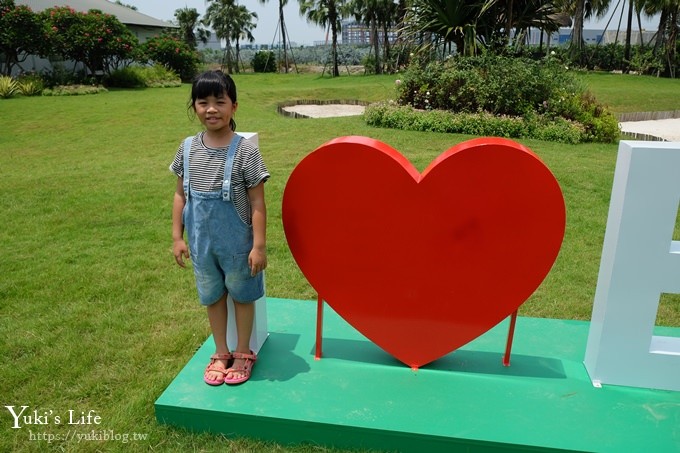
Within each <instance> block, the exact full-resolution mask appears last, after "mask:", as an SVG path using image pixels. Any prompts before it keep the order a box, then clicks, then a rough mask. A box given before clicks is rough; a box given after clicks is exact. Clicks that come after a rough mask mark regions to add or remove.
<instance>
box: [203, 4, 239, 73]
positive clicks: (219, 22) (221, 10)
mask: <svg viewBox="0 0 680 453" xmlns="http://www.w3.org/2000/svg"><path fill="white" fill-rule="evenodd" d="M208 2H210V5H208V8H207V9H206V11H205V17H204V18H203V23H204V24H205V25H209V26H211V27H212V28H213V30H215V35H216V36H217V37H218V38H219V39H224V40H226V47H225V49H224V60H225V61H224V63H226V66H227V68H226V69H227V72H228V73H230V74H231V73H232V72H233V69H234V68H233V66H234V65H233V60H232V54H231V39H232V36H233V35H232V29H233V28H234V21H233V18H234V16H235V12H236V4H235V1H234V0H208ZM224 63H223V66H224Z"/></svg>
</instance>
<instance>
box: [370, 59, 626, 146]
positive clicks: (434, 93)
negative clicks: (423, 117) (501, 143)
mask: <svg viewBox="0 0 680 453" xmlns="http://www.w3.org/2000/svg"><path fill="white" fill-rule="evenodd" d="M397 101H398V103H399V104H400V105H402V106H409V107H412V108H413V109H414V110H413V111H414V112H416V111H417V110H422V111H426V112H427V111H431V110H442V111H447V112H451V113H454V112H455V113H457V114H460V113H467V114H475V115H468V116H467V117H464V120H462V119H461V118H460V117H458V118H456V119H455V121H452V120H451V119H449V120H448V122H449V123H451V124H455V127H454V126H450V127H451V128H452V130H451V132H458V133H474V134H480V132H478V131H479V130H483V131H484V134H487V135H499V136H502V137H537V135H536V134H539V135H538V136H550V137H555V138H556V139H557V140H558V141H564V142H566V143H575V142H581V141H597V142H613V141H615V140H617V139H618V122H617V121H616V118H615V117H614V116H613V115H612V114H611V113H610V112H608V111H607V110H606V109H605V108H604V107H602V106H601V105H599V104H598V103H597V102H596V100H595V99H594V98H593V97H592V96H590V95H588V93H587V92H586V90H585V89H584V87H583V86H582V85H581V83H580V82H579V79H578V78H577V77H576V76H575V75H574V74H573V73H571V72H569V71H567V70H566V69H565V67H563V66H562V65H561V64H560V63H559V62H558V61H557V60H556V59H553V58H548V59H544V60H541V61H534V60H530V59H525V58H509V57H502V56H494V55H485V56H481V57H458V58H450V59H448V60H446V61H433V62H430V63H427V64H425V65H421V64H418V63H417V62H415V63H414V64H412V65H410V66H409V68H408V69H407V71H406V72H405V73H404V75H403V79H402V80H400V81H399V83H398V84H397ZM508 118H511V119H508ZM479 121H485V122H487V123H488V124H487V125H485V126H484V127H481V126H471V125H470V123H473V124H476V123H477V122H479ZM518 121H523V122H524V123H526V127H524V128H522V127H519V126H517V122H518ZM421 122H422V121H421ZM418 123H419V122H418V121H416V122H415V123H414V122H411V123H410V124H411V125H410V127H414V126H413V125H414V124H418ZM573 123H579V124H580V126H579V127H576V126H575V125H574V124H573ZM376 124H378V123H376ZM546 127H548V128H549V129H550V130H551V131H553V132H551V133H549V134H547V133H544V132H539V131H542V130H543V129H544V128H546ZM418 130H430V129H428V128H425V129H418ZM470 131H471V132H470ZM560 131H562V132H563V133H560ZM557 135H559V136H563V137H556V136H557ZM577 135H578V136H579V139H578V140H576V139H575V137H576V136H577Z"/></svg>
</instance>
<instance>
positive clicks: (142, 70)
mask: <svg viewBox="0 0 680 453" xmlns="http://www.w3.org/2000/svg"><path fill="white" fill-rule="evenodd" d="M105 83H106V85H107V86H109V87H117V88H145V87H146V88H155V87H173V86H180V85H181V84H182V81H181V80H180V79H179V77H178V76H177V74H175V73H174V71H172V70H170V69H167V68H166V67H164V66H161V65H158V64H157V65H154V66H128V67H127V68H123V69H118V70H116V71H113V72H112V73H111V75H110V76H108V77H107V78H106V79H105Z"/></svg>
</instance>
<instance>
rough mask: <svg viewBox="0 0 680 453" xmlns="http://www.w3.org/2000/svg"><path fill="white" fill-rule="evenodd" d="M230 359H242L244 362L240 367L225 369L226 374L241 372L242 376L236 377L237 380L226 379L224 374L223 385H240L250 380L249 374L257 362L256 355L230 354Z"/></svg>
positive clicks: (251, 352) (251, 353) (252, 353)
mask: <svg viewBox="0 0 680 453" xmlns="http://www.w3.org/2000/svg"><path fill="white" fill-rule="evenodd" d="M232 357H233V358H234V359H243V360H244V361H245V362H244V363H243V365H241V366H236V367H235V366H232V367H230V368H228V369H227V371H226V374H228V373H238V372H242V373H243V376H241V377H238V378H228V377H227V376H226V374H225V376H224V383H225V384H227V385H236V384H241V383H243V382H246V381H247V380H248V379H250V374H251V371H252V369H253V365H254V364H255V361H256V360H257V355H256V354H255V353H254V352H253V351H250V354H244V353H242V352H234V353H233V354H232Z"/></svg>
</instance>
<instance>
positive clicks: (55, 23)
mask: <svg viewBox="0 0 680 453" xmlns="http://www.w3.org/2000/svg"><path fill="white" fill-rule="evenodd" d="M43 17H44V18H45V21H46V23H47V25H48V27H49V31H48V36H47V39H48V40H49V42H50V43H51V53H53V54H56V55H59V56H61V57H62V59H63V60H73V61H77V62H81V63H83V64H84V65H85V66H86V67H87V68H88V70H89V72H90V73H91V74H95V73H97V71H102V72H103V73H105V74H107V73H110V72H111V71H112V70H113V69H115V68H117V67H118V66H119V65H120V64H121V63H122V61H124V60H128V59H130V58H131V57H132V52H133V49H134V48H135V46H136V45H137V38H136V37H135V36H134V35H133V34H132V32H131V31H130V30H129V29H128V28H127V27H126V26H125V25H123V24H122V23H121V22H120V21H119V20H118V19H117V18H116V17H114V16H112V15H110V14H104V13H102V12H101V11H99V10H90V11H88V12H87V13H79V12H77V11H75V10H74V9H73V8H71V7H68V6H64V7H54V8H49V9H46V10H45V11H43Z"/></svg>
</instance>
